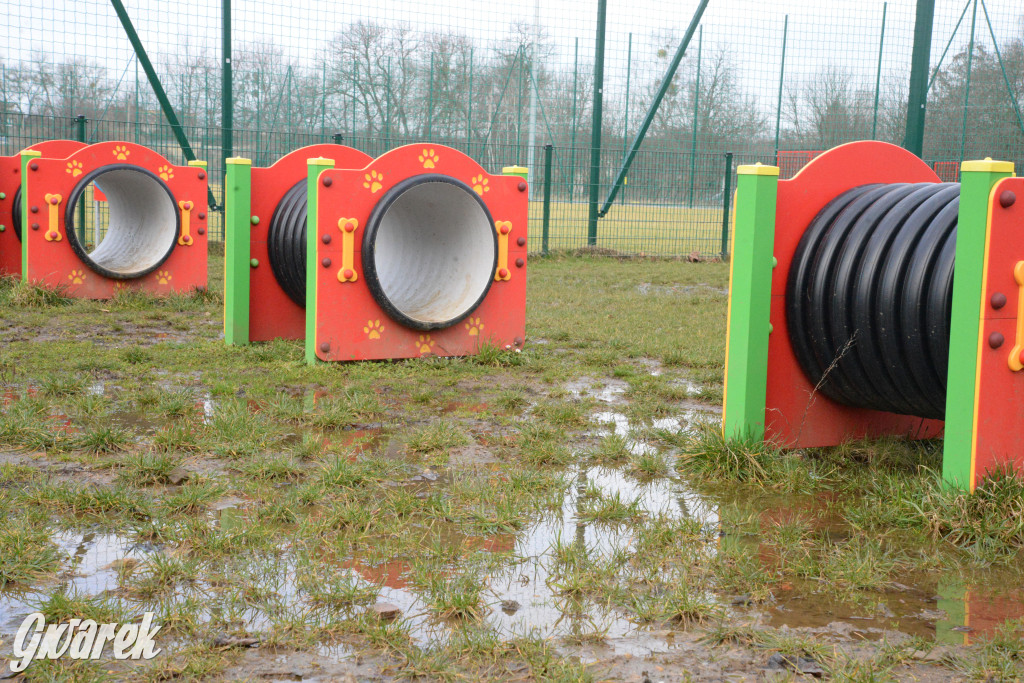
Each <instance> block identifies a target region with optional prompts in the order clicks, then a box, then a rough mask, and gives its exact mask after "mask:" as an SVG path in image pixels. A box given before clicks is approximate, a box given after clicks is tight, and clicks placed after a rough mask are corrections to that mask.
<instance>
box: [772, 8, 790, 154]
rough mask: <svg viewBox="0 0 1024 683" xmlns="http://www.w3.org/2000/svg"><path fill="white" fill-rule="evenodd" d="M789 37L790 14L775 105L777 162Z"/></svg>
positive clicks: (787, 17)
mask: <svg viewBox="0 0 1024 683" xmlns="http://www.w3.org/2000/svg"><path fill="white" fill-rule="evenodd" d="M788 38H789V15H788V14H787V15H786V21H785V23H783V24H782V62H781V63H780V64H779V99H778V102H777V103H776V105H775V163H776V164H778V163H779V133H780V132H781V131H782V84H783V83H785V80H786V40H787V39H788Z"/></svg>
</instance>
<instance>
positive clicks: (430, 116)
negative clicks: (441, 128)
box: [427, 52, 434, 142]
mask: <svg viewBox="0 0 1024 683" xmlns="http://www.w3.org/2000/svg"><path fill="white" fill-rule="evenodd" d="M433 129H434V53H433V52H431V53H430V97H429V98H428V99H427V142H430V134H431V133H432V132H433Z"/></svg>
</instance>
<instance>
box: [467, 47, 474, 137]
mask: <svg viewBox="0 0 1024 683" xmlns="http://www.w3.org/2000/svg"><path fill="white" fill-rule="evenodd" d="M472 143H473V48H469V100H468V103H467V105H466V154H469V155H470V156H472V151H471V148H470V145H471V144H472Z"/></svg>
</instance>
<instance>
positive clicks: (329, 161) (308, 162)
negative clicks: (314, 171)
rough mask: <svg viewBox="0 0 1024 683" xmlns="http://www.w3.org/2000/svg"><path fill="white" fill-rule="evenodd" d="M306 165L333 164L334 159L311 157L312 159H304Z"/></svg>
mask: <svg viewBox="0 0 1024 683" xmlns="http://www.w3.org/2000/svg"><path fill="white" fill-rule="evenodd" d="M306 165H307V166H334V159H328V158H326V157H313V158H312V159H306Z"/></svg>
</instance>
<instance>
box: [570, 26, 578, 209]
mask: <svg viewBox="0 0 1024 683" xmlns="http://www.w3.org/2000/svg"><path fill="white" fill-rule="evenodd" d="M573 55H574V56H573V60H572V141H571V142H570V143H569V203H572V200H573V193H574V191H575V188H576V83H577V81H578V80H579V66H580V39H579V38H577V39H576V47H575V48H573Z"/></svg>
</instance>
